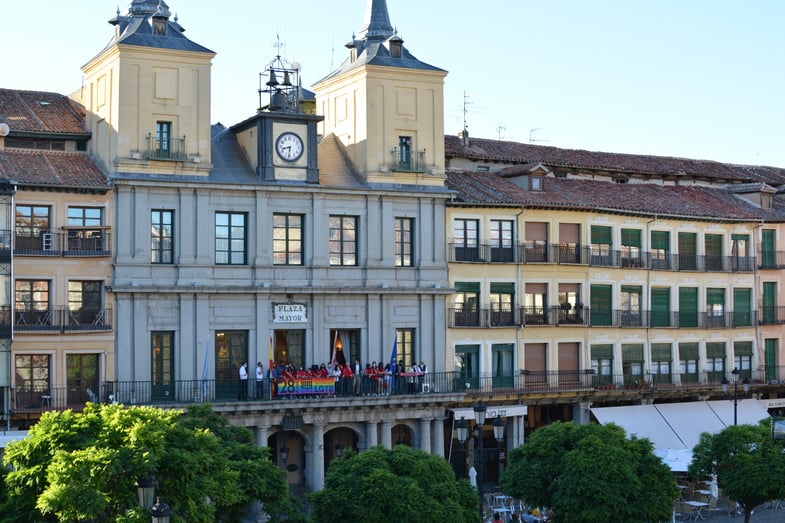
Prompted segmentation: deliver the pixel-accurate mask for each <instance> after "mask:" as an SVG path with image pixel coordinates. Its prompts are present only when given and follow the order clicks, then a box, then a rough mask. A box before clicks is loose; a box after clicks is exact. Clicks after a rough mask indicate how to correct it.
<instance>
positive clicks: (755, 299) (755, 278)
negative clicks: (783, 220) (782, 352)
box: [752, 220, 766, 377]
mask: <svg viewBox="0 0 785 523" xmlns="http://www.w3.org/2000/svg"><path fill="white" fill-rule="evenodd" d="M764 224H765V221H763V220H761V222H760V223H759V224H758V225H756V226H755V227H753V228H752V232H753V234H752V242H753V246H752V247H753V249H752V252H754V253H757V252H758V235H759V234H760V229H761V227H763V225H764ZM758 263H759V262H758V260H757V258H756V263H755V264H754V266H753V267H752V270H753V273H752V281H753V283H754V285H753V286H752V303H754V304H755V305H756V308H757V305H758V303H759V302H758V296H759V295H760V292H759V289H760V284H761V282H760V273H759V272H758ZM757 312H758V314H760V311H757ZM760 342H761V339H760V322H759V321H758V318H755V344H756V345H757V347H756V348H755V349H756V350H755V352H754V353H753V354H756V355H757V357H758V370H760V369H761V367H762V368H763V374H764V377H765V374H766V367H765V362H766V357H765V354H764V355H763V358H761V351H762V350H765V347H766V344H765V343H764V344H763V347H761V343H760ZM761 362H763V364H761Z"/></svg>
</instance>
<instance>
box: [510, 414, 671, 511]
mask: <svg viewBox="0 0 785 523" xmlns="http://www.w3.org/2000/svg"><path fill="white" fill-rule="evenodd" d="M500 482H501V485H502V488H503V490H504V492H505V493H507V494H509V495H511V496H515V497H519V498H522V499H525V500H526V501H527V502H528V503H530V504H533V505H537V506H544V507H549V508H551V509H552V510H553V512H554V518H555V519H554V521H558V522H561V523H573V522H574V523H578V522H581V523H594V522H597V523H600V522H602V523H607V522H620V523H621V522H628V521H660V520H665V519H669V518H670V515H671V511H672V508H673V500H674V499H676V498H677V497H678V495H679V491H678V487H677V486H676V480H675V478H674V477H673V474H672V473H671V471H670V469H669V468H668V467H667V466H666V465H665V464H663V463H662V461H661V460H660V459H659V458H658V457H657V456H655V455H654V452H653V448H652V445H651V442H650V441H649V440H648V439H638V438H635V437H633V438H629V439H628V438H627V436H626V434H625V432H624V429H622V428H621V427H619V426H617V425H613V424H608V425H597V424H594V423H588V424H583V425H575V424H573V423H572V422H569V423H562V422H557V423H553V424H551V425H548V426H546V427H543V428H541V429H538V430H536V431H535V432H533V433H532V435H531V437H530V438H529V440H528V441H527V442H526V444H525V445H523V446H522V447H518V448H517V449H515V450H513V451H512V452H511V453H510V456H509V464H508V466H507V469H506V470H505V471H504V473H503V474H502V476H501V478H500Z"/></svg>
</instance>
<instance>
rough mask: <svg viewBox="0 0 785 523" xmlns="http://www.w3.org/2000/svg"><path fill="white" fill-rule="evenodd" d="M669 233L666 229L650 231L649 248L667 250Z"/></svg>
mask: <svg viewBox="0 0 785 523" xmlns="http://www.w3.org/2000/svg"><path fill="white" fill-rule="evenodd" d="M670 234H671V233H669V232H668V231H651V248H652V249H662V250H664V251H668V250H669V248H670V241H671V236H670Z"/></svg>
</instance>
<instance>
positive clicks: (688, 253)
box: [679, 232, 698, 271]
mask: <svg viewBox="0 0 785 523" xmlns="http://www.w3.org/2000/svg"><path fill="white" fill-rule="evenodd" d="M697 238H698V236H697V234H696V233H694V232H680V233H679V270H682V271H694V270H697V268H698V259H697V257H696V256H697V254H698V253H697Z"/></svg>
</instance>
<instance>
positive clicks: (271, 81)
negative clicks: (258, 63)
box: [266, 69, 278, 87]
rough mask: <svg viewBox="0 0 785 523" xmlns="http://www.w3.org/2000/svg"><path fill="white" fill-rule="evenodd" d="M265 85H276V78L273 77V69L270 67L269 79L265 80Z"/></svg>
mask: <svg viewBox="0 0 785 523" xmlns="http://www.w3.org/2000/svg"><path fill="white" fill-rule="evenodd" d="M266 85H269V86H270V87H275V86H276V85H278V79H277V78H276V77H275V71H273V70H272V69H270V79H269V80H267V84H266Z"/></svg>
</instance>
